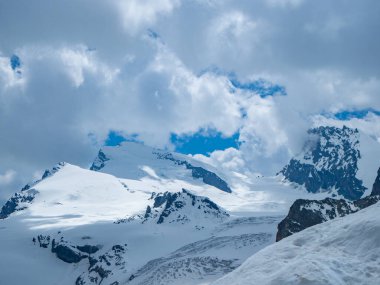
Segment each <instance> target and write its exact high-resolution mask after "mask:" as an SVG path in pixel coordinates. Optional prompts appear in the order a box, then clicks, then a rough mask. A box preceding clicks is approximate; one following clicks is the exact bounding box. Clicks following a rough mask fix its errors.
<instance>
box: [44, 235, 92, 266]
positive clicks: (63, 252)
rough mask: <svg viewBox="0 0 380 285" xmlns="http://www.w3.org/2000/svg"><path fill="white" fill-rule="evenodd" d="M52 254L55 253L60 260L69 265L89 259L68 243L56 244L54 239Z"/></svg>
mask: <svg viewBox="0 0 380 285" xmlns="http://www.w3.org/2000/svg"><path fill="white" fill-rule="evenodd" d="M51 252H53V253H55V255H56V256H57V257H58V258H59V259H60V260H62V261H64V262H67V263H78V262H80V261H81V260H82V259H83V258H86V257H87V255H83V254H82V253H81V252H80V251H78V250H77V249H76V248H75V247H73V246H71V245H69V244H67V243H59V242H56V241H55V240H54V239H53V241H52V243H51Z"/></svg>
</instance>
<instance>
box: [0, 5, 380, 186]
mask: <svg viewBox="0 0 380 285" xmlns="http://www.w3.org/2000/svg"><path fill="white" fill-rule="evenodd" d="M20 7H23V8H22V9H20ZM379 8H380V2H378V1H376V0H364V1H355V2H352V3H350V4H349V5H347V3H346V1H344V0H336V1H329V0H321V1H300V0H266V1H265V0H262V1H259V0H258V1H229V0H226V1H213V0H211V1H179V0H178V1H170V0H160V1H145V0H144V1H135V0H133V1H119V0H113V1H100V0H94V1H91V3H90V2H89V1H84V0H80V1H62V2H59V3H55V4H54V5H50V4H49V3H48V2H47V1H46V0H36V1H33V2H31V1H26V0H18V1H8V2H7V4H4V5H2V8H1V9H0V38H1V39H3V40H2V41H1V42H0V52H1V53H0V100H1V104H0V132H1V134H2V140H1V141H0V155H1V157H2V165H1V167H0V173H5V172H6V171H7V170H8V169H14V170H15V171H17V175H16V176H15V178H14V180H13V181H12V183H10V184H9V185H8V186H9V187H11V186H12V187H15V188H17V187H18V186H20V185H22V184H23V183H26V182H27V181H28V180H29V177H31V176H32V175H33V173H34V172H35V171H40V170H43V169H45V168H48V167H50V166H51V165H52V164H54V163H56V162H58V161H60V160H66V161H69V162H72V163H75V164H79V165H82V166H87V165H88V164H89V163H90V161H91V158H92V157H93V156H94V155H95V153H96V150H97V148H98V147H99V146H100V145H101V144H102V143H103V141H104V140H105V139H106V137H107V134H108V133H109V131H110V130H114V131H117V132H118V133H121V134H124V135H134V136H135V137H136V138H137V139H139V140H143V141H144V142H145V143H146V144H149V145H154V146H160V147H168V148H171V147H173V146H172V145H171V142H170V135H171V134H172V133H175V134H178V135H181V134H186V135H190V134H192V133H197V132H198V131H199V130H200V129H208V128H209V129H214V130H215V131H217V132H219V133H221V134H222V135H223V136H231V135H233V134H235V133H236V132H239V133H240V142H241V148H240V150H236V149H229V150H226V151H225V152H220V151H219V152H215V153H213V154H211V156H210V158H205V159H208V160H209V161H211V160H212V161H213V162H212V163H214V164H218V165H221V166H223V167H224V168H226V169H230V170H232V169H237V170H239V171H241V172H244V171H260V172H263V173H268V174H273V173H275V172H276V171H278V170H279V169H280V168H281V166H282V165H281V164H283V163H284V162H286V161H287V160H288V159H289V157H290V156H291V155H293V154H294V153H296V152H297V151H298V150H299V149H300V147H301V146H302V144H303V140H304V136H305V134H306V130H307V129H308V128H309V127H310V126H312V125H313V122H314V120H315V118H316V117H318V116H320V115H321V114H326V113H327V114H333V113H336V112H339V111H342V110H352V109H366V108H373V109H376V110H380V100H379V96H378V90H379V87H380V71H379V68H378V67H379V66H380V40H379V38H378V36H377V34H378V30H379V29H380V22H379V21H378V10H379ZM12 55H17V56H18V57H19V58H20V61H21V66H20V67H19V68H18V69H19V70H18V71H19V72H17V71H15V70H14V69H12V67H11V65H10V58H11V57H12ZM232 73H233V74H234V75H235V79H236V80H237V81H238V82H257V81H258V80H261V79H263V80H265V81H267V82H272V83H273V84H277V85H278V86H284V88H285V90H286V95H284V96H278V95H275V96H266V97H265V98H261V97H260V96H259V94H257V92H256V91H255V90H250V89H249V88H243V87H244V86H240V87H239V85H236V84H235V86H234V85H233V84H231V81H230V80H231V77H230V76H229V75H230V74H232ZM353 122H354V121H350V124H351V123H352V124H353ZM355 122H357V123H355V124H357V125H362V127H363V129H367V130H368V131H369V130H371V129H376V124H378V122H377V119H376V118H365V119H362V120H359V119H358V120H356V121H355ZM1 188H2V189H0V190H1V191H9V190H7V189H5V187H1Z"/></svg>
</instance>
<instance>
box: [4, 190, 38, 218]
mask: <svg viewBox="0 0 380 285" xmlns="http://www.w3.org/2000/svg"><path fill="white" fill-rule="evenodd" d="M37 193H38V192H37V191H36V190H34V189H28V190H25V191H21V192H19V193H15V194H14V195H13V196H12V197H11V198H10V199H9V200H8V201H7V202H6V203H5V204H4V206H3V207H2V208H1V211H0V219H5V218H7V217H9V216H10V215H11V214H12V213H14V212H16V211H22V210H24V209H26V208H27V204H28V203H31V202H32V201H33V200H34V198H35V196H36V194H37Z"/></svg>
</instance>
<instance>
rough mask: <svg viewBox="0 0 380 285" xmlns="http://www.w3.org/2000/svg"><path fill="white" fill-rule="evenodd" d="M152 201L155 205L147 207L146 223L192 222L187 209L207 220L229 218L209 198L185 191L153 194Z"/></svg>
mask: <svg viewBox="0 0 380 285" xmlns="http://www.w3.org/2000/svg"><path fill="white" fill-rule="evenodd" d="M151 199H154V203H153V206H152V207H150V206H148V207H147V209H146V211H145V214H144V219H145V220H144V221H147V220H151V219H154V220H156V223H157V224H162V223H164V222H168V223H173V222H179V223H186V222H188V221H190V220H191V217H189V216H188V213H187V211H186V210H183V209H184V208H186V207H193V208H195V209H197V210H198V211H199V212H200V213H201V214H202V216H203V217H205V218H209V217H211V218H216V219H223V218H225V217H228V216H229V214H228V213H227V212H226V211H225V210H223V209H222V208H220V207H219V206H218V205H216V204H215V203H214V202H212V201H211V200H210V199H208V198H207V197H201V196H196V195H194V194H192V193H190V192H189V191H187V190H185V189H182V192H176V193H170V192H165V193H159V194H155V193H153V195H152V197H151Z"/></svg>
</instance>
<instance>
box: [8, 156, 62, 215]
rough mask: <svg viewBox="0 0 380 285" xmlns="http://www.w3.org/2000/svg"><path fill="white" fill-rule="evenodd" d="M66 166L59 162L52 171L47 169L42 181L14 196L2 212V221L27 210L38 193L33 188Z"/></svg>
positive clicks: (28, 185) (26, 186) (24, 188)
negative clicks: (15, 213)
mask: <svg viewBox="0 0 380 285" xmlns="http://www.w3.org/2000/svg"><path fill="white" fill-rule="evenodd" d="M65 165H66V162H59V163H57V164H56V165H54V166H53V167H52V168H51V169H46V170H45V172H44V173H43V175H42V177H41V179H38V180H36V181H34V182H32V183H28V184H26V185H25V186H24V187H23V188H22V189H21V191H19V192H16V193H15V194H13V196H12V197H11V198H10V199H9V200H8V201H7V202H6V203H5V204H4V205H3V207H2V208H1V211H0V219H5V218H8V217H9V216H10V215H11V214H12V213H14V212H18V211H22V210H25V209H26V208H28V205H29V204H30V203H32V201H33V200H34V198H35V197H36V195H37V194H38V191H37V190H35V189H34V188H33V186H34V185H36V184H37V183H39V182H41V181H42V180H44V179H46V178H48V177H50V176H52V175H54V174H55V173H57V172H58V171H59V170H60V169H62V168H63V167H64V166H65Z"/></svg>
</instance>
